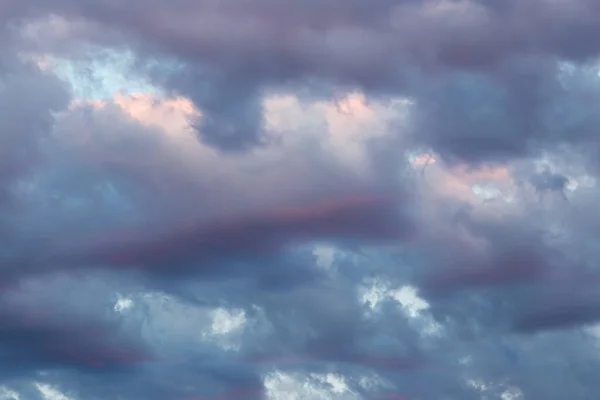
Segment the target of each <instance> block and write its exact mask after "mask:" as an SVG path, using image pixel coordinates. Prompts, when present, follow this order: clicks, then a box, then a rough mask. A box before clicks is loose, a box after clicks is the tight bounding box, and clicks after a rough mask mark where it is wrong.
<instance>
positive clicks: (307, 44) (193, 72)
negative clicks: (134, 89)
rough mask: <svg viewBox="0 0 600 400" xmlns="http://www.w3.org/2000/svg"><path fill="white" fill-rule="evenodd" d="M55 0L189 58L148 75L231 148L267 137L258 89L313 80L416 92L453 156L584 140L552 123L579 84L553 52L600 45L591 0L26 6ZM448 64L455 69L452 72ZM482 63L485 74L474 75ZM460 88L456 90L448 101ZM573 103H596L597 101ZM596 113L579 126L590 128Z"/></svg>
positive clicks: (425, 135)
mask: <svg viewBox="0 0 600 400" xmlns="http://www.w3.org/2000/svg"><path fill="white" fill-rule="evenodd" d="M47 10H51V11H53V12H56V13H58V14H59V15H60V14H64V15H67V16H83V17H84V18H87V19H88V20H89V21H90V22H93V23H94V24H100V26H106V27H108V28H110V30H107V32H114V31H118V32H120V34H121V36H120V37H119V38H118V39H117V40H118V41H119V42H118V45H119V46H122V45H123V42H124V41H125V42H126V43H127V41H129V43H131V46H133V48H135V49H136V50H138V55H139V56H140V61H141V62H142V63H145V61H147V60H150V61H154V60H157V59H158V60H167V59H170V60H175V61H176V62H177V64H179V65H182V67H181V68H180V67H177V68H175V69H173V68H169V67H164V66H163V67H160V68H158V69H157V68H155V67H152V68H151V70H153V72H152V73H151V75H152V76H153V77H154V78H155V79H157V82H158V83H160V84H163V85H165V86H166V87H167V88H168V89H170V90H175V91H176V92H179V93H182V94H185V95H187V96H189V97H191V98H192V99H193V100H194V101H195V102H196V103H197V104H198V106H200V107H201V108H203V109H205V111H206V115H207V118H206V119H204V121H203V122H202V123H201V125H200V128H201V129H199V135H200V137H201V138H202V140H204V141H206V142H207V143H211V144H212V145H215V146H216V147H218V148H221V149H225V150H235V149H238V150H239V149H243V148H246V147H247V146H251V145H256V144H260V143H264V141H265V140H266V139H265V136H264V132H263V129H262V110H261V107H260V96H261V93H262V90H264V89H265V88H273V87H277V86H280V85H284V84H285V85H288V84H295V83H299V84H302V83H303V82H304V81H305V80H306V79H310V78H317V79H323V80H324V82H329V83H334V84H336V83H339V84H346V85H349V86H351V87H352V86H356V87H360V88H366V89H374V90H376V91H379V92H385V93H387V94H390V93H393V94H397V93H399V94H403V95H407V96H410V97H414V98H415V99H416V100H417V101H419V102H420V103H422V107H423V108H422V110H423V113H424V117H423V118H424V119H425V120H426V121H422V123H423V124H425V125H424V126H421V124H419V128H418V136H417V137H416V139H417V140H418V141H419V143H423V144H424V145H426V146H430V147H432V148H433V149H434V150H436V151H439V152H440V153H443V154H444V155H445V156H447V157H449V158H453V159H457V160H459V161H477V160H478V159H479V161H484V160H485V159H486V158H488V157H492V158H506V157H514V156H523V155H525V154H528V153H529V152H530V151H534V150H537V149H538V147H539V146H540V145H544V144H546V143H547V142H550V143H555V142H556V141H557V140H561V139H562V140H566V141H571V140H574V139H573V138H571V137H566V136H561V137H560V138H559V137H557V132H554V133H550V131H549V128H548V127H547V126H545V125H544V124H546V123H547V122H548V118H553V117H555V115H551V114H553V113H557V112H558V113H560V112H562V111H560V110H556V109H555V107H554V106H555V105H556V101H559V99H560V98H561V97H562V96H564V95H566V94H567V93H565V91H570V89H571V88H567V89H565V88H564V87H561V85H560V84H559V83H558V81H557V78H556V74H557V73H558V71H557V69H556V67H557V65H556V62H557V61H558V60H569V61H574V62H584V61H589V60H592V59H594V58H595V57H596V56H597V55H598V51H599V50H600V48H598V45H596V44H595V41H594V40H586V39H585V38H593V37H595V35H596V34H597V33H599V31H600V8H599V7H598V5H597V4H596V3H595V2H593V1H591V0H577V1H572V2H569V4H568V5H567V4H566V3H563V2H557V1H550V0H538V1H535V2H527V3H525V2H521V1H509V2H504V3H503V4H501V5H500V3H497V2H478V1H446V2H441V1H378V2H375V3H368V4H367V3H365V2H362V1H352V2H342V1H319V2H309V3H307V2H291V3H290V2H287V3H286V4H285V5H283V4H279V3H277V2H274V1H270V0H256V1H248V2H235V3H231V4H228V5H222V4H220V3H219V2H215V1H210V0H206V1H201V2H192V1H179V2H177V3H173V2H164V1H156V2H153V3H152V5H151V6H149V5H148V4H147V3H146V2H141V1H133V2H127V3H125V2H123V3H115V2H106V1H81V2H79V1H78V2H73V1H68V0H63V1H54V2H51V3H47V2H40V3H38V4H35V3H34V4H32V5H31V7H29V9H28V11H29V15H36V12H37V15H43V13H44V12H47ZM94 29H96V28H94ZM94 35H97V34H96V33H95V34H94ZM108 36H109V35H108V34H107V37H108ZM94 38H95V40H101V39H99V38H96V37H95V36H94ZM111 40H114V39H111ZM523 59H524V60H526V61H525V62H523ZM523 64H525V65H523ZM153 65H155V66H156V63H154V64H153ZM415 67H418V68H420V67H423V68H424V70H422V71H423V72H426V76H425V77H422V78H421V79H424V80H426V81H430V80H431V78H432V77H434V79H433V81H434V82H435V81H438V83H437V84H436V86H437V87H435V88H434V89H433V91H430V90H427V88H426V87H427V85H425V87H423V85H422V84H420V85H418V86H417V87H415V85H414V80H415V79H419V78H416V77H418V76H419V75H420V74H416V75H415V69H414V68H415ZM448 70H451V71H455V72H456V73H451V74H450V76H449V77H448V76H447V71H448ZM473 70H480V71H481V75H478V74H474V75H470V72H472V71H473ZM461 71H466V72H467V75H466V76H461V75H462V74H461ZM453 75H458V76H457V77H455V76H453ZM440 79H441V82H439V80H440ZM423 90H425V91H423ZM587 93H589V91H587ZM577 95H578V93H574V94H573V93H571V94H570V96H571V98H572V97H573V96H577ZM482 96H485V99H483V97H482ZM595 97H597V96H595ZM454 98H460V100H457V101H453V100H448V99H454ZM478 99H481V101H480V100H478ZM574 101H581V105H583V106H584V107H585V108H584V110H590V106H589V103H588V101H589V100H578V99H575V100H574ZM447 102H450V103H451V104H450V103H447ZM562 104H564V103H562ZM571 105H573V106H577V105H578V104H571ZM448 118H452V120H451V121H450V120H447V119H448ZM558 118H559V121H556V122H560V117H558ZM596 121H597V117H596V118H594V120H588V121H587V122H585V123H586V126H587V127H588V128H586V127H584V126H581V124H579V126H578V127H576V128H577V129H578V130H587V129H589V127H590V126H593V124H595V122H596ZM572 128H573V127H572ZM558 133H560V132H558ZM565 133H567V134H568V135H569V136H573V133H572V132H565ZM575 136H576V137H579V136H581V132H580V133H575Z"/></svg>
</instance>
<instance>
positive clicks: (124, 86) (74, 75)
mask: <svg viewBox="0 0 600 400" xmlns="http://www.w3.org/2000/svg"><path fill="white" fill-rule="evenodd" d="M51 63H52V67H53V69H54V71H55V73H56V74H57V75H58V76H59V77H61V78H62V79H65V80H66V81H68V82H69V83H70V84H71V85H72V88H73V92H74V95H75V96H76V97H77V98H84V99H90V100H103V99H108V98H111V97H113V95H114V94H115V93H121V94H123V95H128V94H132V93H140V92H142V93H160V89H159V88H157V87H156V86H154V85H152V83H150V82H149V81H148V80H147V79H145V78H144V77H143V76H140V75H138V74H136V73H135V72H134V70H135V69H134V68H133V66H134V57H133V55H132V54H130V53H127V52H115V51H102V52H101V53H99V54H94V55H93V56H89V57H87V58H85V59H68V58H53V59H52V62H51Z"/></svg>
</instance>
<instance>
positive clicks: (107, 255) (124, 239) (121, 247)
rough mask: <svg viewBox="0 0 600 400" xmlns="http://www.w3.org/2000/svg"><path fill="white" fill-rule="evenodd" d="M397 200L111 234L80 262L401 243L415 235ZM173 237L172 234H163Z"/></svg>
mask: <svg viewBox="0 0 600 400" xmlns="http://www.w3.org/2000/svg"><path fill="white" fill-rule="evenodd" d="M401 204H402V199H401V198H400V197H398V196H357V197H346V198H342V199H338V200H335V201H331V202H325V203H317V204H309V205H306V206H302V207H292V208H280V209H276V210H273V211H266V212H259V213H249V214H245V215H241V216H238V217H232V218H221V219H217V220H215V221H212V222H201V223H186V224H184V226H180V227H179V228H177V229H174V230H169V229H165V228H162V230H163V231H162V232H161V231H160V229H161V228H159V232H157V233H156V234H153V233H150V234H149V232H147V230H146V231H142V230H137V231H129V232H123V231H121V232H111V233H108V234H105V235H103V236H102V237H97V238H94V239H93V240H92V241H91V244H90V245H88V246H86V248H85V250H84V252H83V256H82V257H81V259H80V261H81V260H83V263H103V264H112V265H128V266H137V267H153V266H154V267H161V266H164V265H166V264H169V265H173V264H177V263H187V262H195V263H202V262H209V261H210V262H212V261H215V260H219V259H230V258H235V257H244V256H249V257H252V256H269V255H274V254H276V253H277V252H278V251H280V250H282V247H283V246H284V245H286V244H287V243H290V242H293V241H305V240H306V241H310V240H319V239H325V240H326V239H334V240H335V239H361V240H367V241H369V240H371V241H381V242H386V241H402V240H407V239H410V237H411V235H413V234H414V230H413V226H412V225H411V224H410V221H409V219H408V218H403V217H402V215H401V214H400V213H399V211H398V209H399V206H400V205H401ZM165 231H167V232H168V231H170V232H171V233H164V232H165Z"/></svg>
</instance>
